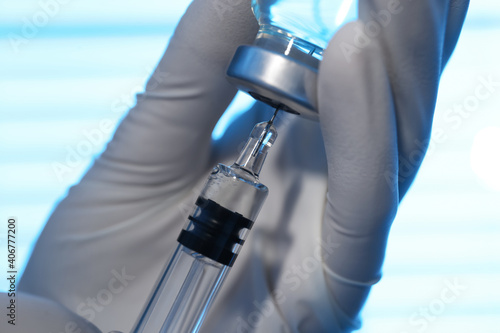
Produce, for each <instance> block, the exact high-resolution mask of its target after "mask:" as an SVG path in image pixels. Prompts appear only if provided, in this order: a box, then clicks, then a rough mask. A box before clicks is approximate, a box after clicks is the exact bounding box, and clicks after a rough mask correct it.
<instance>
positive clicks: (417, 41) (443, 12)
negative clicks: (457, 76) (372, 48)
mask: <svg viewBox="0 0 500 333" xmlns="http://www.w3.org/2000/svg"><path fill="white" fill-rule="evenodd" d="M395 3H399V5H397V6H394V4H395ZM449 8H450V2H449V1H433V0H423V1H401V2H395V1H392V0H372V1H363V2H360V8H359V17H360V20H361V21H362V22H363V23H364V26H363V31H364V32H365V34H366V36H368V37H369V39H368V42H369V43H378V44H379V45H380V47H381V50H382V54H383V59H384V65H385V67H386V69H387V76H388V77H389V81H390V89H391V92H392V98H393V100H394V108H395V110H396V122H397V128H398V148H399V164H400V168H399V173H397V174H392V175H388V177H392V178H393V180H394V181H396V182H398V183H399V185H400V197H401V198H402V197H403V196H404V194H405V193H406V191H407V190H408V188H409V186H410V184H411V183H412V181H413V179H414V177H415V175H416V173H417V171H418V169H419V167H420V165H421V162H422V159H423V156H424V154H425V151H426V150H427V146H428V144H429V138H430V133H431V124H432V118H433V115H434V107H435V104H436V98H437V88H438V84H439V77H440V75H441V71H442V67H443V66H444V64H443V62H444V61H445V59H443V52H444V39H445V33H446V27H447V16H448V12H449ZM377 29H378V30H377ZM396 176H397V177H396Z"/></svg>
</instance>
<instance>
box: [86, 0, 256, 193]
mask: <svg viewBox="0 0 500 333" xmlns="http://www.w3.org/2000/svg"><path fill="white" fill-rule="evenodd" d="M257 28H258V25H257V23H256V20H255V18H254V16H253V14H252V12H251V8H250V1H249V0H242V1H239V2H235V3H234V4H231V3H229V2H221V1H217V0H195V1H193V3H192V4H191V5H190V6H189V8H188V9H187V11H186V13H185V14H184V16H183V17H182V19H181V21H180V23H179V25H178V26H177V28H176V30H175V33H174V35H173V37H172V39H171V41H170V44H169V46H168V48H167V50H166V52H165V54H164V56H163V58H162V59H161V61H160V63H159V64H158V66H157V68H156V70H155V72H154V74H153V76H152V77H151V78H150V80H149V82H148V83H147V86H146V90H145V92H144V93H143V94H141V95H138V100H137V104H136V106H135V107H134V108H132V109H131V110H130V112H129V114H128V115H127V116H126V118H125V119H124V120H123V122H122V123H121V124H120V126H119V128H118V129H117V131H116V133H115V135H114V138H113V140H112V141H111V142H110V143H109V144H108V147H107V149H106V151H105V152H104V153H103V155H102V156H101V158H100V159H99V160H98V161H97V163H96V166H95V167H94V170H92V171H91V172H90V175H89V177H97V178H99V180H101V181H108V182H115V183H123V182H124V181H125V180H126V182H127V184H129V185H134V184H136V185H162V184H167V185H168V186H166V187H165V188H166V189H168V191H169V192H178V191H179V190H182V189H184V188H187V187H189V185H190V184H193V183H194V182H195V181H196V180H197V179H199V177H200V176H201V175H202V174H204V172H205V171H206V169H207V167H208V166H207V164H208V161H209V158H210V154H211V132H212V130H213V128H214V126H215V124H216V122H217V120H218V119H219V117H220V116H221V114H222V113H223V112H224V110H225V109H226V107H227V105H228V104H229V103H230V101H231V99H232V98H233V97H234V94H235V93H236V89H235V88H234V87H233V86H231V85H230V84H229V83H228V82H227V80H226V78H225V71H226V67H227V65H228V63H229V61H230V59H231V57H232V55H233V54H234V51H235V49H236V48H237V46H239V45H241V44H244V43H251V42H252V41H253V39H254V37H255V34H256V32H257Z"/></svg>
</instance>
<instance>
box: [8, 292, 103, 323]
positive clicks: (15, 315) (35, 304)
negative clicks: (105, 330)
mask: <svg viewBox="0 0 500 333" xmlns="http://www.w3.org/2000/svg"><path fill="white" fill-rule="evenodd" d="M12 300H13V301H14V302H12ZM0 304H2V310H3V311H4V314H3V316H2V320H0V332H2V333H31V332H33V333H34V332H40V333H56V332H64V333H101V331H99V330H98V329H97V327H95V326H94V325H92V324H91V323H89V322H88V321H86V320H84V319H83V318H82V317H80V316H77V315H76V314H74V313H72V312H71V311H69V310H68V309H65V308H64V307H62V306H61V305H60V304H58V303H56V302H54V301H52V300H48V299H46V298H42V297H38V296H34V295H30V294H26V293H22V292H21V293H20V292H16V293H15V295H13V297H10V296H8V295H7V294H6V293H0ZM9 307H11V308H12V310H13V312H11V310H10V309H9ZM5 308H7V310H5ZM11 313H12V316H9V315H8V314H11Z"/></svg>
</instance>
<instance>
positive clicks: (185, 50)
mask: <svg viewBox="0 0 500 333" xmlns="http://www.w3.org/2000/svg"><path fill="white" fill-rule="evenodd" d="M389 3H394V1H392V0H391V1H387V0H384V1H381V0H380V1H375V0H372V1H366V2H363V3H362V4H360V20H359V21H358V22H355V23H351V24H348V25H346V26H345V27H344V28H342V29H341V30H340V31H339V32H338V33H337V35H336V36H335V37H334V38H333V40H332V41H331V42H330V45H329V47H328V49H327V51H326V52H325V56H324V60H323V62H322V64H321V67H320V75H319V80H318V82H317V96H318V102H319V112H320V124H321V131H320V129H319V124H317V123H313V122H311V121H308V120H302V119H299V118H297V117H295V116H283V119H285V120H286V121H285V123H287V124H285V125H286V126H282V128H281V129H279V131H280V134H279V138H278V141H277V143H276V144H275V146H274V147H273V148H272V151H271V152H270V155H269V157H268V160H267V162H266V165H265V166H264V169H263V171H262V174H261V175H262V177H261V179H262V182H263V183H264V184H266V185H268V187H269V188H270V196H269V198H268V201H267V203H266V204H265V206H264V207H263V209H262V211H261V213H260V217H259V219H258V220H257V222H256V224H255V226H254V229H253V230H252V232H251V233H250V236H249V238H248V239H247V241H246V243H245V246H244V247H243V249H242V252H241V254H240V256H239V257H238V260H237V261H236V263H235V265H234V266H233V268H232V271H231V272H230V274H229V276H228V279H227V281H226V282H225V284H224V286H223V288H222V290H221V292H220V295H219V296H218V298H217V300H216V302H215V303H214V305H213V307H212V309H211V311H210V313H209V315H208V318H207V320H206V323H205V324H204V326H203V327H202V331H206V332H249V331H258V332H281V331H302V332H323V331H324V332H336V331H349V330H352V329H353V328H355V327H357V326H359V323H358V321H357V316H358V313H359V310H360V309H361V307H362V305H363V304H364V302H365V300H366V296H367V294H368V291H369V289H370V286H371V285H372V284H373V283H375V282H376V281H377V280H378V279H379V278H380V268H381V265H382V261H383V255H384V251H385V245H386V240H387V235H388V232H389V228H390V224H391V222H392V220H393V218H394V215H395V213H396V210H397V205H398V202H399V200H400V199H401V198H402V197H403V195H404V193H405V192H406V190H407V189H408V187H409V185H410V183H411V181H412V180H413V178H414V176H415V173H416V171H417V169H418V166H419V165H420V162H421V160H420V158H419V159H418V160H417V161H416V163H414V165H412V167H411V168H410V169H409V170H406V169H404V168H403V167H404V166H405V165H404V164H401V168H400V166H399V164H398V157H401V158H405V159H409V158H413V159H415V157H412V156H413V155H414V154H413V153H414V152H415V151H416V149H421V150H422V149H423V150H425V148H420V144H419V143H417V142H415V140H423V142H424V146H425V140H426V139H428V138H429V133H430V127H431V122H432V112H433V108H434V103H435V98H436V91H437V84H438V80H439V75H440V74H441V71H442V69H443V67H444V64H445V63H446V61H447V59H448V57H449V56H450V54H451V52H452V50H453V48H454V45H455V43H456V40H457V38H458V35H459V32H460V28H461V24H462V22H463V18H464V15H465V11H466V8H467V1H451V0H450V1H442V2H439V3H435V1H432V0H425V1H424V0H423V1H418V2H416V1H414V2H410V1H407V2H406V1H403V2H401V5H400V6H401V7H400V8H402V10H401V11H400V12H398V13H396V14H392V15H391V16H390V18H391V22H390V23H389V24H388V25H387V26H386V27H383V28H381V29H380V31H379V33H378V34H377V36H373V37H370V38H369V42H367V43H366V45H364V46H363V44H360V43H359V40H358V39H359V38H358V36H357V31H358V30H357V29H363V28H364V23H367V22H368V21H370V20H372V18H371V14H370V10H373V11H375V12H379V11H380V10H386V9H387V8H388V6H389ZM391 8H392V7H391ZM257 28H258V27H257V24H256V22H255V19H254V18H253V15H252V13H251V11H250V4H249V1H247V0H244V1H239V2H234V3H232V2H222V1H218V0H210V1H209V0H195V1H194V2H193V4H192V5H191V6H190V7H189V9H188V11H187V12H186V14H185V15H184V17H183V18H182V20H181V22H180V23H179V25H178V27H177V29H176V32H175V34H174V36H173V38H172V40H171V42H170V45H169V47H168V49H167V51H166V53H165V55H164V57H163V58H162V60H161V61H160V63H159V65H158V67H157V69H156V70H155V73H154V74H153V76H152V78H151V79H150V80H149V82H148V84H147V86H146V91H145V93H144V94H142V95H139V96H138V100H137V105H136V106H135V107H134V108H133V109H132V110H130V112H129V114H128V115H127V117H126V118H125V119H124V120H123V122H122V123H121V124H120V126H119V128H118V129H117V131H116V133H115V135H114V137H113V139H112V141H111V142H110V143H109V144H108V146H107V149H106V151H105V152H104V153H103V154H102V156H100V157H99V158H98V159H97V160H96V161H95V164H94V165H93V166H92V168H91V169H90V170H89V171H88V173H87V174H86V175H85V176H84V177H83V179H82V180H81V182H80V183H79V184H78V185H77V186H74V187H73V188H71V189H70V191H69V193H68V195H67V197H66V198H65V199H64V200H63V201H61V203H60V204H59V205H58V207H57V208H56V209H55V211H54V213H53V214H52V216H51V218H50V220H49V221H48V223H47V225H46V227H45V229H44V230H43V232H42V234H41V236H40V239H39V240H38V242H37V245H36V247H35V249H34V252H33V255H32V257H31V259H30V262H29V264H28V266H27V268H26V271H25V273H24V276H23V278H22V280H21V283H20V288H21V289H22V290H25V291H27V292H30V293H34V294H37V295H40V296H43V297H47V298H49V299H52V300H55V301H57V302H60V303H61V304H63V305H64V306H65V307H67V308H69V309H70V310H72V311H74V312H76V313H77V314H79V315H81V316H82V317H84V318H85V319H88V320H89V321H91V322H93V323H94V324H96V326H98V327H99V328H100V329H101V330H102V331H105V332H106V331H110V330H120V331H123V332H127V331H129V330H130V329H131V327H132V325H133V324H134V322H135V320H136V319H137V317H138V316H139V315H140V312H141V309H142V307H143V305H144V303H145V302H146V301H147V299H148V296H149V292H150V291H151V288H152V287H153V286H154V283H155V281H156V278H157V277H158V275H159V274H160V272H161V270H162V268H163V266H164V265H165V263H166V262H167V260H168V259H169V255H170V253H171V252H172V250H173V248H174V247H175V246H176V237H177V235H178V232H179V231H180V229H181V227H182V225H183V223H184V221H185V220H186V218H187V216H188V214H189V213H190V210H189V209H186V207H191V205H192V204H193V202H194V198H195V196H196V194H197V192H198V190H199V188H200V184H202V183H203V182H204V180H205V179H206V176H207V173H208V171H209V169H210V168H211V167H212V166H213V165H214V163H215V162H219V161H221V160H225V159H231V157H233V156H234V154H236V153H237V151H236V147H237V146H238V145H239V144H240V143H241V141H243V140H244V139H245V137H246V135H247V134H248V133H249V132H250V129H251V126H253V124H254V123H255V122H256V121H259V120H261V119H263V118H265V116H266V115H267V112H268V110H266V108H261V109H259V110H256V111H254V112H250V113H247V114H245V115H244V116H243V117H242V118H241V119H239V120H237V121H236V122H235V124H234V126H233V127H232V128H230V130H229V131H228V132H227V133H226V135H225V136H224V137H223V138H222V139H221V140H220V141H219V142H215V143H212V142H211V132H212V129H213V127H214V125H215V124H216V122H217V120H218V119H219V117H220V116H221V114H222V112H223V111H224V110H225V108H226V107H227V105H228V104H229V102H230V101H231V99H232V98H233V96H234V94H235V92H236V90H235V88H233V87H232V86H231V85H230V84H229V83H227V81H226V79H225V69H226V66H227V64H228V63H229V61H230V59H231V57H232V55H233V53H234V51H235V49H236V47H237V46H239V45H241V44H245V43H246V44H248V43H251V42H252V41H253V39H254V36H255V34H256V32H257ZM345 44H351V45H353V46H355V47H356V50H355V51H354V53H352V54H350V56H349V57H347V58H346V56H345V55H346V54H349V52H347V53H346V51H345V50H346V49H345V47H346V45H345ZM348 49H349V47H348ZM350 50H351V51H352V50H353V49H352V48H350ZM321 133H322V135H323V138H322V137H321ZM323 141H324V146H323ZM325 151H326V156H327V160H326V159H325ZM422 154H423V153H421V154H420V155H422ZM420 155H419V156H420ZM401 160H403V159H401ZM327 162H328V164H327ZM327 165H328V174H327V169H326V166H327ZM327 185H328V195H326V191H327ZM325 198H327V200H326V202H325ZM321 252H323V253H322V255H321Z"/></svg>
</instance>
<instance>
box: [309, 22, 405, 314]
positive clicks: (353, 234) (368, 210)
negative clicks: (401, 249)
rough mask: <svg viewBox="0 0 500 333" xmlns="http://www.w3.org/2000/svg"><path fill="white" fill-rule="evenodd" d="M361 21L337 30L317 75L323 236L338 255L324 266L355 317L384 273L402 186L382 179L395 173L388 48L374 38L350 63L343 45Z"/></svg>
mask: <svg viewBox="0 0 500 333" xmlns="http://www.w3.org/2000/svg"><path fill="white" fill-rule="evenodd" d="M362 26H363V24H362V23H361V22H353V23H350V24H348V25H346V26H344V27H343V28H342V29H341V30H339V31H338V33H337V34H336V35H335V36H334V38H333V39H332V41H331V42H330V44H329V46H328V48H327V50H326V51H325V54H324V57H323V60H322V62H321V67H320V71H319V78H318V103H319V114H320V124H321V130H322V134H323V139H324V143H325V149H326V155H327V161H328V179H329V180H328V194H327V205H326V210H325V217H324V222H323V227H322V239H323V240H324V241H325V240H328V241H329V242H332V243H335V244H336V245H337V246H338V247H337V248H336V251H335V253H334V254H333V255H331V256H327V255H326V254H325V258H326V259H325V272H326V273H327V274H326V276H327V281H328V284H329V286H330V289H331V291H332V295H333V298H334V300H336V301H337V303H338V304H339V306H340V307H341V308H342V309H343V310H344V311H345V313H346V314H347V315H348V316H349V317H351V318H354V317H355V316H356V314H357V313H358V311H359V309H360V308H361V306H362V305H363V304H364V301H365V297H366V295H367V292H368V290H369V286H370V285H371V284H373V283H374V282H375V281H377V280H378V279H379V277H380V267H381V264H382V261H383V257H384V250H385V243H386V240H387V234H388V231H389V227H390V224H391V222H392V220H393V218H394V216H395V213H396V209H397V205H398V201H399V197H398V188H397V184H393V183H390V182H387V181H386V180H385V178H384V174H385V173H386V172H387V171H390V172H395V173H397V168H398V161H397V155H398V147H397V118H396V113H395V105H394V99H393V94H392V90H391V82H390V81H389V79H388V77H387V74H386V69H385V65H384V60H383V51H382V49H381V48H380V47H379V46H378V44H377V43H370V44H369V45H367V46H366V48H365V49H363V51H362V52H360V53H359V54H354V55H352V57H351V59H350V61H349V62H347V61H346V58H345V54H344V53H343V51H342V48H341V47H339V46H340V45H341V44H342V43H345V42H347V41H351V40H352V39H353V38H354V36H356V34H357V31H358V30H359V28H360V27H362ZM339 281H340V282H339ZM342 281H344V282H342ZM345 281H349V282H348V283H345Z"/></svg>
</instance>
